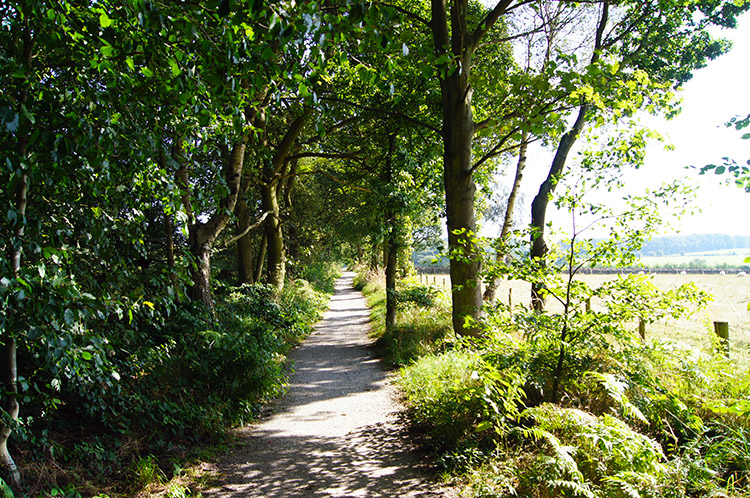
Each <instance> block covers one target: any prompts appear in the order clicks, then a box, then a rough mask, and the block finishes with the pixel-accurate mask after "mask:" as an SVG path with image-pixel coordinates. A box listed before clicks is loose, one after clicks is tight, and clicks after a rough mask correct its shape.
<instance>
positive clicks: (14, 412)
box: [0, 19, 34, 489]
mask: <svg viewBox="0 0 750 498" xmlns="http://www.w3.org/2000/svg"><path fill="white" fill-rule="evenodd" d="M23 24H24V29H23V31H22V33H21V37H22V39H23V53H22V54H21V60H20V61H19V62H21V64H22V66H23V67H24V68H25V69H26V70H27V71H32V64H33V61H32V55H33V52H34V39H33V37H32V29H31V27H30V26H29V25H28V20H26V19H25V20H24V21H23ZM28 82H29V79H28V75H27V79H26V81H25V83H26V84H28ZM28 97H29V91H28V88H27V87H26V86H25V85H23V86H22V87H21V88H20V89H19V92H18V101H17V103H18V109H17V112H18V114H19V115H20V114H21V109H22V106H25V105H28V103H29V102H28ZM20 119H21V126H20V129H19V130H18V141H17V143H16V150H15V152H16V158H17V160H18V161H19V165H18V166H19V167H20V168H22V169H23V170H25V169H26V167H25V166H24V165H23V162H24V161H26V160H27V159H28V146H29V140H30V136H31V130H29V129H28V126H27V124H26V123H25V118H20ZM28 193H29V176H28V174H27V172H26V171H24V172H22V173H21V174H20V175H18V176H17V178H16V184H15V202H14V204H15V205H14V206H13V207H14V210H15V212H16V226H15V227H14V229H13V234H14V235H15V237H14V239H15V240H13V242H12V244H11V247H10V267H11V271H12V272H13V277H14V278H19V277H20V271H21V257H22V253H23V248H22V241H23V238H24V231H25V228H26V206H27V204H28ZM9 311H10V312H9V315H10V316H11V317H12V316H13V314H14V313H13V310H12V308H11V310H9ZM10 321H11V322H13V319H12V318H11V320H10ZM0 347H1V348H2V349H0V383H1V384H2V387H3V391H4V392H3V397H2V409H3V411H5V414H6V416H7V417H8V418H9V419H10V420H11V422H12V423H16V422H17V421H18V413H19V410H20V407H19V404H18V367H17V348H18V346H17V343H16V338H15V337H14V336H13V334H12V332H11V333H9V332H8V330H7V329H6V330H5V331H4V333H3V334H2V335H0ZM12 430H13V429H12V427H11V426H10V425H6V424H3V423H0V466H1V467H2V470H3V472H4V477H6V478H7V482H8V483H9V485H10V486H11V487H12V488H14V489H18V488H20V486H21V473H20V472H19V471H18V467H17V466H16V463H15V461H14V460H13V457H12V456H11V454H10V451H9V449H8V439H9V438H10V434H11V432H12Z"/></svg>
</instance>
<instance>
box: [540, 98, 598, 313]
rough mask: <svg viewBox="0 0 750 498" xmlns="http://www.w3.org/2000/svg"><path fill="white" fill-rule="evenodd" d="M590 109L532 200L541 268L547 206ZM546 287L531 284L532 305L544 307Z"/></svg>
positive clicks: (567, 138) (559, 150) (561, 145)
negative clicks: (543, 290)
mask: <svg viewBox="0 0 750 498" xmlns="http://www.w3.org/2000/svg"><path fill="white" fill-rule="evenodd" d="M588 109H589V106H588V105H587V104H584V105H582V106H581V107H580V109H579V111H578V118H577V119H576V121H575V123H574V124H573V127H572V128H571V129H570V130H569V131H568V132H567V133H566V134H565V135H563V136H562V138H560V143H559V144H558V146H557V152H555V157H554V159H553V160H552V166H551V167H550V169H549V173H548V174H547V178H546V179H545V180H544V181H543V182H542V184H541V185H540V186H539V192H538V193H537V195H536V197H534V200H533V202H532V203H531V259H532V261H533V262H534V263H535V264H536V265H539V266H540V267H541V266H544V265H545V262H544V258H545V256H546V255H547V251H548V248H547V243H546V241H545V239H544V226H545V224H546V219H547V206H548V204H549V200H550V196H551V195H552V194H553V193H554V192H555V187H556V186H557V182H558V181H559V180H560V178H562V174H563V172H564V170H565V162H566V160H567V159H568V153H569V152H570V149H571V148H572V147H573V144H574V143H575V141H576V139H577V138H578V134H579V133H580V132H581V129H582V128H583V125H584V123H585V122H586V113H587V112H588ZM542 289H543V286H542V285H541V284H539V283H537V282H534V283H532V285H531V306H532V308H533V309H534V310H536V311H542V310H543V309H544V297H543V295H542V293H541V292H542Z"/></svg>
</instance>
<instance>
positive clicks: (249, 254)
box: [237, 196, 255, 284]
mask: <svg viewBox="0 0 750 498" xmlns="http://www.w3.org/2000/svg"><path fill="white" fill-rule="evenodd" d="M249 226H250V210H249V209H248V207H247V200H246V199H245V197H244V196H240V198H239V199H238V200H237V233H238V234H240V233H243V232H244V231H245V230H246V229H247V228H248V227H249ZM237 270H238V274H239V279H238V280H239V282H238V283H239V284H252V283H255V278H254V277H255V275H253V245H252V234H251V233H249V232H248V233H246V234H245V235H243V236H242V237H240V240H238V241H237Z"/></svg>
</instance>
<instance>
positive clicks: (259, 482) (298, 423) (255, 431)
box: [204, 273, 454, 498]
mask: <svg viewBox="0 0 750 498" xmlns="http://www.w3.org/2000/svg"><path fill="white" fill-rule="evenodd" d="M353 277H354V274H353V273H345V274H344V276H343V277H342V278H340V279H339V280H338V281H337V282H336V293H335V294H334V296H333V297H332V298H331V303H330V309H329V311H327V312H326V314H325V315H324V317H323V320H322V321H321V322H320V323H319V324H318V325H317V326H316V328H315V331H314V332H313V334H311V336H310V337H309V338H308V339H307V340H306V341H305V342H304V343H303V344H302V345H301V346H300V347H298V348H296V349H295V350H294V351H292V354H291V355H290V358H291V359H292V360H293V362H294V366H295V368H294V373H293V375H292V377H291V379H290V386H289V392H288V394H287V395H286V396H285V397H284V398H282V399H280V400H277V401H276V402H275V403H272V404H271V405H270V407H269V409H268V410H267V411H270V414H269V415H267V416H265V417H263V418H262V420H261V421H260V422H258V423H257V424H253V425H251V426H248V427H246V428H244V429H243V430H242V431H241V443H240V445H239V446H238V448H237V449H236V450H235V451H234V452H232V453H231V454H230V455H227V456H226V457H225V460H224V461H222V462H220V463H219V464H218V470H219V473H220V477H219V481H220V484H219V485H218V487H217V488H215V489H211V490H207V491H205V492H204V496H206V497H253V498H282V497H284V498H317V497H349V496H351V497H372V498H386V497H388V498H391V497H415V498H416V497H438V496H442V497H447V496H454V495H453V494H450V493H449V492H448V491H447V490H445V489H442V488H441V487H440V486H439V485H438V484H437V483H435V482H434V480H433V479H432V478H431V476H430V472H429V469H428V468H427V467H426V466H425V465H423V464H420V462H419V461H418V460H417V458H416V456H415V454H414V453H413V452H412V451H411V448H410V445H409V443H408V438H407V436H406V434H405V431H404V429H403V427H402V426H401V424H400V423H399V421H398V417H397V414H398V411H399V409H400V407H399V405H398V403H397V402H396V400H395V396H396V395H395V392H394V388H393V386H391V384H390V383H389V379H388V376H387V375H386V373H385V372H384V370H383V368H382V367H381V365H380V363H379V362H378V361H377V359H375V357H374V356H373V354H372V350H371V347H370V346H371V344H370V340H369V339H368V336H367V334H368V331H369V321H370V313H369V309H368V308H367V305H366V302H365V300H364V298H363V297H362V295H361V293H359V292H357V291H355V290H354V289H353V288H352V280H353Z"/></svg>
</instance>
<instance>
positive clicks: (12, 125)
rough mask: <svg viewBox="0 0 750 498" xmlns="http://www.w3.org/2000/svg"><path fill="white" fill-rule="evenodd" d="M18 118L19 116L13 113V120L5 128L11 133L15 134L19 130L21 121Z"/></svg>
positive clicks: (7, 122)
mask: <svg viewBox="0 0 750 498" xmlns="http://www.w3.org/2000/svg"><path fill="white" fill-rule="evenodd" d="M18 118H19V116H18V114H16V113H13V119H12V120H10V121H6V122H5V127H6V128H7V129H8V131H9V132H11V133H13V132H14V131H16V130H18V125H19V123H20V120H19V119H18Z"/></svg>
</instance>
